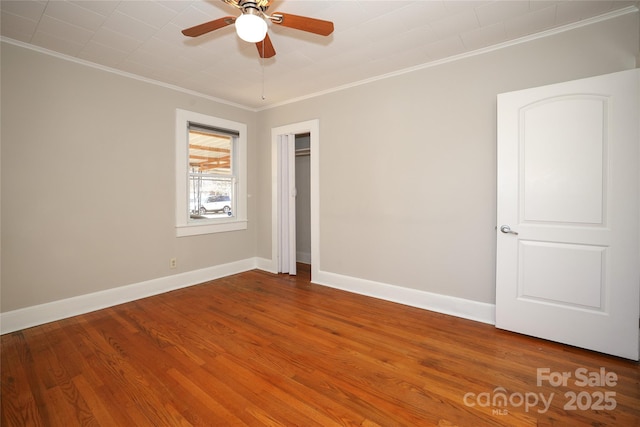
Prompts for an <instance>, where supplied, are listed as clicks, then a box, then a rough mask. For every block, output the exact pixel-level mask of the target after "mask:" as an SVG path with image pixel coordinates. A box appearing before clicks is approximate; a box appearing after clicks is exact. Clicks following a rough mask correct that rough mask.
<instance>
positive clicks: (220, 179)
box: [176, 109, 247, 236]
mask: <svg viewBox="0 0 640 427" xmlns="http://www.w3.org/2000/svg"><path fill="white" fill-rule="evenodd" d="M246 134H247V131H246V125H244V124H242V123H237V122H232V121H229V120H224V119H219V118H216V117H211V116H206V115H204V114H199V113H194V112H191V111H186V110H180V109H178V110H176V230H177V231H176V234H177V236H192V235H196V234H207V233H217V232H223V231H233V230H244V229H246V228H247V216H246V206H247V201H246V199H247V186H246V175H247V172H246V169H247V168H246V164H247V160H246V158H247V154H246V149H247V142H246Z"/></svg>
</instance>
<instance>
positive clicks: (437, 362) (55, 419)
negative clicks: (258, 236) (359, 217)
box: [1, 265, 640, 427]
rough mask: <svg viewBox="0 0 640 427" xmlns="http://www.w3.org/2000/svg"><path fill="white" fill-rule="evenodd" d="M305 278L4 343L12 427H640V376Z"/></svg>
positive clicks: (154, 301)
mask: <svg viewBox="0 0 640 427" xmlns="http://www.w3.org/2000/svg"><path fill="white" fill-rule="evenodd" d="M299 268H300V272H299V273H300V274H299V276H298V277H296V278H294V277H288V276H282V275H280V276H276V275H273V274H269V273H265V272H261V271H250V272H247V273H243V274H239V275H235V276H231V277H227V278H224V279H219V280H215V281H212V282H208V283H205V284H202V285H198V286H193V287H190V288H185V289H182V290H177V291H174V292H170V293H166V294H163V295H158V296H155V297H151V298H146V299H143V300H139V301H134V302H131V303H127V304H123V305H119V306H116V307H112V308H108V309H105V310H101V311H98V312H94V313H90V314H86V315H82V316H78V317H74V318H70V319H66V320H62V321H58V322H53V323H50V324H46V325H42V326H38V327H35V328H30V329H26V330H23V331H19V332H14V333H10V334H6V335H4V336H2V348H1V350H2V388H1V391H2V395H1V400H2V403H1V409H2V417H1V420H2V425H3V426H7V427H8V426H32V425H33V426H65V427H68V426H74V425H82V426H127V427H129V426H190V425H213V426H236V425H237V426H244V425H247V426H302V427H310V426H385V427H386V426H520V425H522V426H529V425H544V426H568V425H571V426H574V425H589V426H634V425H640V367H639V365H638V364H637V363H634V362H630V361H626V360H623V359H618V358H615V357H609V356H604V355H601V354H598V353H593V352H589V351H584V350H580V349H576V348H572V347H568V346H563V345H560V344H555V343H550V342H546V341H542V340H538V339H534V338H529V337H525V336H521V335H517V334H512V333H509V332H505V331H500V330H497V329H495V328H494V327H493V326H491V325H486V324H482V323H477V322H472V321H468V320H463V319H459V318H455V317H450V316H446V315H441V314H437V313H433V312H428V311H424V310H420V309H416V308H411V307H407V306H403V305H399V304H394V303H390V302H386V301H381V300H376V299H373V298H368V297H364V296H360V295H354V294H350V293H347V292H342V291H339V290H335V289H331V288H327V287H322V286H318V285H312V284H310V283H309V270H308V268H305V266H302V265H301V266H300V267H299ZM538 369H542V370H544V369H546V370H544V371H541V373H540V374H538ZM563 373H568V375H570V376H569V377H567V374H565V377H566V381H565V382H566V384H565V385H563V384H560V383H561V381H560V380H561V379H562V378H563V377H562V375H563ZM538 377H540V378H538ZM585 379H586V380H585ZM538 380H540V384H538V382H539V381H538ZM556 381H557V382H556Z"/></svg>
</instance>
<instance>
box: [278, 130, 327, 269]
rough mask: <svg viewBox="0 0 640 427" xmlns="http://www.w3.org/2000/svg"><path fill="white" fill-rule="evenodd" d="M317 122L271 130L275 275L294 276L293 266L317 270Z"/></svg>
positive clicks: (294, 267)
mask: <svg viewBox="0 0 640 427" xmlns="http://www.w3.org/2000/svg"><path fill="white" fill-rule="evenodd" d="M318 128H319V123H318V120H310V121H307V122H301V123H296V124H291V125H287V126H281V127H277V128H273V129H272V131H271V136H272V175H273V180H272V236H273V238H272V254H273V255H272V263H273V271H274V272H277V273H288V274H292V275H293V274H296V263H298V262H300V263H304V264H310V265H311V279H312V280H313V278H314V276H316V274H317V273H316V272H317V271H318V264H319V259H318V253H319V250H318V248H319V242H318V236H319V227H318V212H319V203H318V175H319V162H318V149H319V147H318V146H319V135H318Z"/></svg>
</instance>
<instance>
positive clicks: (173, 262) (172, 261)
mask: <svg viewBox="0 0 640 427" xmlns="http://www.w3.org/2000/svg"><path fill="white" fill-rule="evenodd" d="M177 266H178V260H177V259H176V258H171V259H170V260H169V268H176V267H177Z"/></svg>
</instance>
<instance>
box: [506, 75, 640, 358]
mask: <svg viewBox="0 0 640 427" xmlns="http://www.w3.org/2000/svg"><path fill="white" fill-rule="evenodd" d="M638 81H639V72H638V70H630V71H625V72H621V73H614V74H610V75H606V76H599V77H594V78H588V79H583V80H577V81H573V82H567V83H562V84H557V85H551V86H545V87H541V88H533V89H527V90H523V91H518V92H511V93H508V94H502V95H499V96H498V227H497V230H498V231H497V233H498V235H497V264H496V326H497V327H499V328H502V329H507V330H511V331H515V332H520V333H524V334H528V335H532V336H537V337H540V338H545V339H550V340H554V341H559V342H562V343H566V344H571V345H575V346H579V347H583V348H587V349H592V350H596V351H600V352H604V353H608V354H614V355H617V356H622V357H626V358H630V359H634V360H638V353H639V352H638V317H639V311H640V310H639V307H640V203H639V198H640V176H639V174H638V169H639V168H640V153H639V146H640V132H639V127H640V126H639V120H640V115H639V112H638V104H639V96H638V93H639V92H638ZM502 225H507V226H508V227H509V228H508V229H503V230H504V231H502V232H501V231H500V229H501V226H502Z"/></svg>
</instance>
